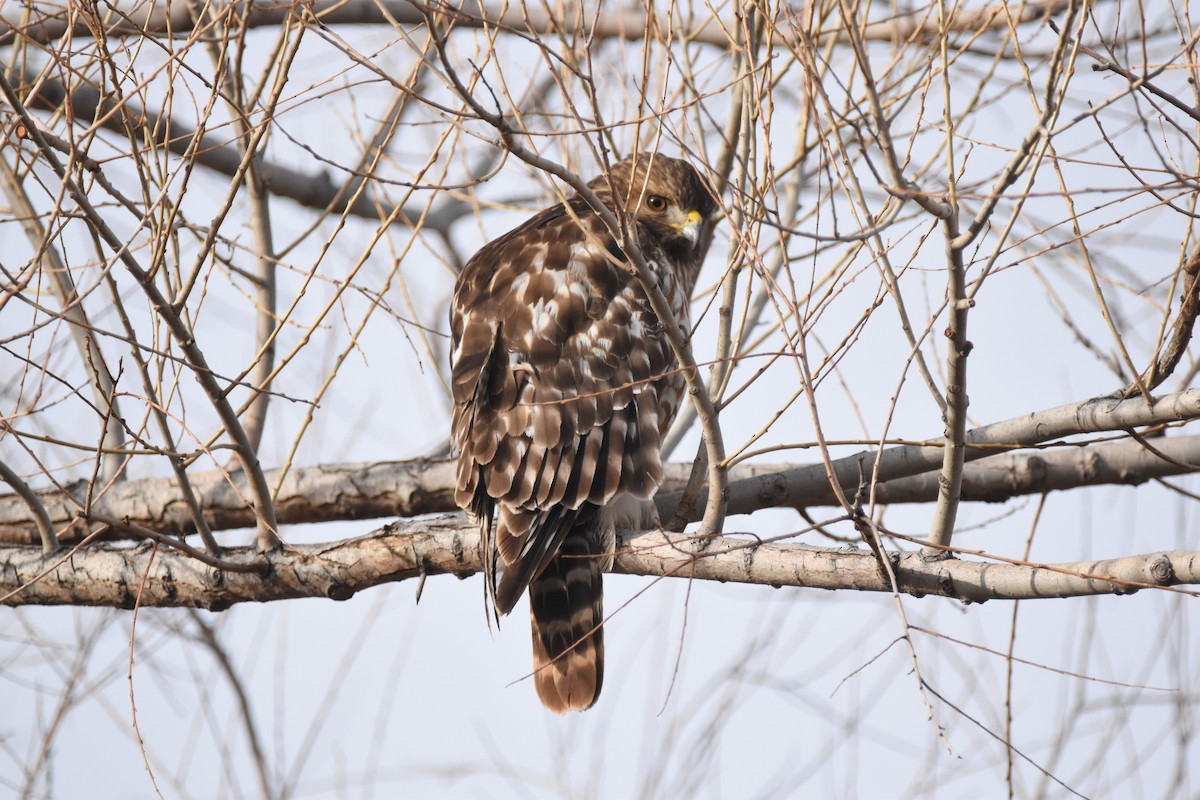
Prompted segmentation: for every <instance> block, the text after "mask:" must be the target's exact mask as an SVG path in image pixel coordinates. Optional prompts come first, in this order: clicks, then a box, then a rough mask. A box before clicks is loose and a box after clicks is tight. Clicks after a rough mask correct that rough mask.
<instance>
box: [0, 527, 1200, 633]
mask: <svg viewBox="0 0 1200 800" xmlns="http://www.w3.org/2000/svg"><path fill="white" fill-rule="evenodd" d="M222 559H223V560H225V561H230V562H234V563H240V564H241V563H244V564H245V565H247V566H249V565H261V567H262V568H261V570H259V571H257V572H221V571H218V570H214V569H212V568H209V567H206V566H205V565H203V564H201V563H200V562H199V561H196V560H195V559H193V558H190V557H188V556H187V555H185V554H183V553H180V552H178V551H174V550H169V549H166V548H162V547H160V548H159V549H157V550H155V549H154V547H153V546H152V545H149V544H137V545H132V546H117V545H112V544H104V545H93V546H89V547H86V548H82V549H80V550H79V552H76V553H73V554H59V555H57V556H52V557H46V556H43V555H42V554H41V552H40V551H39V550H38V549H37V548H36V547H0V603H2V604H4V605H10V606H18V605H90V606H111V607H116V608H131V607H133V605H134V603H135V601H136V600H137V596H138V592H139V587H142V588H141V601H140V602H141V605H143V606H171V607H180V606H182V607H196V608H207V609H210V610H224V609H226V608H228V607H230V606H231V605H234V604H236V603H244V602H269V601H274V600H289V599H296V598H302V597H327V598H330V599H333V600H346V599H348V598H350V597H352V596H353V595H354V594H356V593H358V592H360V591H362V590H364V589H369V588H371V587H373V586H378V585H380V584H383V583H390V582H394V581H400V580H405V579H407V578H415V577H419V576H424V575H442V574H453V575H457V576H459V577H460V578H461V577H466V576H468V575H471V574H474V573H475V572H478V571H479V569H480V561H479V531H478V529H477V527H476V526H475V525H473V524H469V523H467V522H466V520H465V519H464V518H463V517H462V515H452V516H444V517H438V518H435V519H429V520H422V521H419V522H406V523H401V524H397V525H388V526H385V527H384V528H381V529H379V530H377V531H374V532H373V533H371V534H369V535H367V536H362V537H359V538H356V539H348V540H344V541H340V542H333V543H329V544H314V545H295V546H288V547H285V548H283V549H280V550H277V551H274V552H267V553H263V552H260V551H258V550H257V549H256V548H254V547H239V548H231V549H229V550H227V551H226V552H225V553H223V554H222ZM893 568H894V571H895V573H896V578H897V581H898V583H899V586H900V589H901V591H903V592H905V593H907V594H912V595H916V596H923V595H941V596H945V597H952V598H957V599H959V600H963V601H969V602H983V601H985V600H991V599H1037V598H1050V597H1073V596H1083V595H1095V594H1128V593H1130V592H1133V591H1136V590H1137V589H1139V588H1143V587H1165V586H1172V585H1176V584H1195V583H1200V553H1197V552H1162V553H1148V554H1145V555H1136V556H1127V557H1124V558H1116V559H1110V560H1104V561H1087V562H1080V563H1072V564H1057V565H1026V564H1011V563H999V564H997V563H990V562H983V561H966V560H958V559H946V560H943V561H937V562H929V561H926V560H924V559H922V558H921V557H920V555H919V554H917V553H904V554H893ZM615 571H616V572H619V573H624V574H627V575H642V576H651V577H658V576H666V577H677V578H688V579H696V580H712V581H721V582H729V583H747V584H763V585H769V586H776V587H778V586H802V587H810V588H820V589H854V590H858V591H873V592H890V591H891V585H890V582H889V580H888V579H887V577H886V576H885V575H883V574H882V573H881V571H880V569H879V565H878V563H877V562H876V560H875V557H874V556H873V555H872V554H871V553H870V552H869V551H867V550H857V549H845V548H839V549H828V548H818V547H809V546H805V545H800V544H758V543H756V542H755V541H754V540H752V539H745V538H739V537H735V536H721V537H716V538H715V539H713V540H712V542H711V544H710V545H709V546H708V547H707V548H706V549H705V550H704V551H703V552H701V553H695V552H693V547H692V540H691V539H689V538H687V537H684V536H681V535H679V534H667V533H663V532H661V531H649V532H645V533H639V534H635V535H633V536H631V537H629V538H627V539H626V540H625V541H624V542H623V543H622V549H621V550H620V552H619V553H618V555H617V559H616V566H615Z"/></svg>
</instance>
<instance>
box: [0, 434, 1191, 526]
mask: <svg viewBox="0 0 1200 800" xmlns="http://www.w3.org/2000/svg"><path fill="white" fill-rule="evenodd" d="M1152 441H1153V445H1154V450H1155V451H1158V452H1157V453H1155V452H1153V451H1151V450H1149V449H1147V448H1146V447H1144V446H1143V445H1142V444H1140V443H1139V442H1136V441H1120V442H1107V443H1103V444H1092V445H1086V446H1083V445H1079V446H1065V447H1063V448H1061V449H1055V450H1037V451H1033V452H1019V453H1004V454H1001V455H995V456H991V457H988V458H984V459H981V460H979V461H977V462H976V463H974V464H969V465H968V466H967V468H966V471H965V473H964V475H963V487H962V499H963V500H964V501H967V502H980V501H981V502H989V503H998V502H1003V501H1005V500H1009V499H1011V498H1013V497H1019V496H1022V495H1029V494H1039V493H1041V492H1049V491H1056V490H1060V491H1061V490H1065V489H1076V488H1079V487H1081V486H1101V485H1106V484H1116V485H1125V486H1135V485H1138V484H1142V483H1145V482H1146V481H1149V480H1152V479H1154V478H1165V477H1170V476H1172V475H1182V474H1188V473H1189V472H1191V471H1192V469H1191V468H1189V467H1188V465H1189V464H1192V465H1196V466H1195V467H1194V468H1197V469H1200V436H1174V437H1163V438H1158V439H1154V440H1152ZM1159 453H1161V456H1160V455H1159ZM1163 456H1165V457H1166V458H1163ZM791 469H794V468H791ZM791 469H789V468H788V467H787V465H784V464H741V465H739V466H736V467H734V468H733V469H732V470H730V473H729V474H730V478H731V480H732V482H731V484H730V485H731V487H732V488H733V490H734V492H735V493H736V494H737V495H738V496H739V497H743V498H744V497H746V496H747V495H752V494H754V493H755V492H760V493H761V494H762V496H763V497H766V498H771V500H772V502H770V503H766V502H764V504H763V505H762V506H761V507H762V508H768V507H772V506H785V507H791V508H802V507H807V506H828V505H837V502H838V501H837V497H836V496H835V495H834V493H833V490H832V489H831V488H830V486H829V483H828V482H827V481H826V480H825V476H824V474H822V475H821V476H820V478H819V479H818V480H815V481H811V482H809V483H807V484H805V483H801V482H797V481H789V480H787V478H786V477H784V478H782V479H783V480H785V481H786V486H787V491H786V492H783V493H780V492H779V491H777V483H778V481H779V480H781V475H786V474H788V473H790V472H791ZM690 473H691V464H667V465H666V480H665V481H664V483H663V486H662V490H661V493H660V495H659V503H660V506H661V507H663V508H674V507H675V504H677V503H678V500H679V492H681V491H682V490H683V488H684V485H685V483H686V482H687V479H688V476H689V475H690ZM938 474H939V473H938V472H937V471H936V470H935V471H930V472H926V473H923V474H921V475H914V476H912V477H908V478H900V479H897V480H892V481H888V482H886V483H880V484H879V486H877V487H876V489H875V497H876V501H877V502H878V503H880V504H881V505H891V504H897V503H929V502H932V501H933V500H935V499H936V498H937V493H938ZM190 478H191V483H192V484H193V485H194V487H195V492H196V494H197V497H198V500H199V504H200V505H201V506H202V507H203V509H204V515H205V519H206V520H207V522H208V524H209V526H210V528H212V529H213V530H229V529H232V528H248V527H252V526H253V525H254V523H255V517H254V511H253V509H251V508H249V507H247V505H246V501H245V497H246V493H247V492H248V487H247V486H246V485H245V478H244V476H242V475H241V474H240V473H235V474H232V475H231V474H228V473H223V472H206V473H195V474H192V475H190ZM266 478H267V480H268V482H270V483H271V484H272V485H275V484H277V483H278V482H279V471H278V470H271V471H268V472H267V473H266ZM67 489H68V493H64V492H43V493H41V494H39V495H38V498H39V499H40V500H41V502H42V503H43V504H44V506H45V508H46V509H47V511H48V514H49V517H50V520H51V521H52V525H54V526H57V527H58V530H59V536H60V538H61V539H62V540H63V542H64V543H67V544H74V543H76V542H78V541H79V540H80V539H81V538H83V537H84V536H86V535H87V533H88V531H87V529H86V526H85V525H84V523H83V522H82V521H80V520H79V519H78V518H77V517H76V512H77V511H80V510H82V509H83V503H84V501H85V500H86V499H87V485H86V483H83V482H80V483H78V484H73V485H70V486H68V487H67ZM91 508H92V511H93V513H96V514H102V515H104V516H107V517H109V518H114V519H120V520H123V521H125V522H127V523H128V524H131V525H138V526H140V527H143V528H150V529H152V530H156V531H159V532H161V533H166V534H170V535H173V536H181V535H187V534H190V533H193V532H194V531H195V527H194V524H193V520H192V515H191V514H190V513H189V512H188V509H187V506H186V505H184V503H183V497H182V495H181V494H180V492H179V489H178V486H177V485H176V483H175V480H174V479H173V478H147V479H143V480H135V481H125V482H122V483H119V484H116V485H114V486H112V487H110V488H109V489H108V490H107V491H106V492H105V494H104V495H102V496H100V497H94V498H92V505H91ZM275 508H276V515H277V517H278V521H279V523H280V524H285V525H286V524H304V523H317V522H332V521H338V520H354V519H358V520H365V519H378V518H383V517H415V516H419V515H422V514H439V513H445V512H448V511H453V510H454V509H455V505H454V465H453V464H452V463H451V462H448V461H428V460H419V461H386V462H375V463H370V464H327V465H324V466H320V467H307V468H301V469H293V470H290V471H289V472H288V474H287V476H286V477H285V479H284V480H283V483H282V485H281V486H280V489H279V492H278V498H277V502H276V506H275ZM753 510H757V509H753ZM741 513H748V512H746V511H742V512H741ZM117 535H123V534H119V533H118V532H114V533H113V534H110V535H109V536H108V537H106V538H110V539H111V538H114V537H115V536H117ZM37 542H38V529H37V525H36V523H35V521H34V520H33V519H32V518H31V516H30V511H29V506H28V505H27V503H26V502H25V500H23V499H22V498H21V497H20V496H18V495H15V494H4V495H0V543H3V544H22V545H25V544H36V543H37Z"/></svg>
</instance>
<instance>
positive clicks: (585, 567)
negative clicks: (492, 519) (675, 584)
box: [529, 515, 607, 714]
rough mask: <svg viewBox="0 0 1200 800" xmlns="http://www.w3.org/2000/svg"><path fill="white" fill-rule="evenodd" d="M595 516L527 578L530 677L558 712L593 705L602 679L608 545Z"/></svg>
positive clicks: (549, 707)
mask: <svg viewBox="0 0 1200 800" xmlns="http://www.w3.org/2000/svg"><path fill="white" fill-rule="evenodd" d="M599 516H600V515H596V517H593V518H592V520H589V524H586V525H580V526H577V527H575V528H573V529H572V530H571V532H570V533H569V534H568V535H567V537H566V538H565V539H564V540H563V543H562V547H561V549H560V550H559V552H558V555H556V556H555V557H554V558H553V559H552V560H551V561H550V563H549V564H547V565H546V568H545V569H544V570H543V571H542V573H541V574H540V575H539V576H538V577H536V578H535V579H534V580H533V581H532V582H531V583H530V584H529V615H530V621H531V622H532V625H533V682H534V686H535V687H536V689H537V693H538V697H539V698H541V701H542V705H544V706H546V708H548V709H550V710H551V711H554V712H557V713H559V714H565V713H566V712H568V711H583V710H584V709H586V708H591V706H592V704H594V703H595V702H596V699H597V698H598V697H599V696H600V688H601V686H602V685H603V683H604V630H603V628H602V627H601V624H602V623H603V621H604V607H603V597H604V594H603V577H602V571H603V568H604V566H605V564H604V562H605V558H604V556H605V553H606V549H607V548H606V542H605V541H604V538H605V537H604V536H603V531H601V530H599V528H600V527H602V523H601V521H600V520H599V519H598V517H599Z"/></svg>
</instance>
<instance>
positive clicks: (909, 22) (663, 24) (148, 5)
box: [0, 0, 1068, 47]
mask: <svg viewBox="0 0 1200 800" xmlns="http://www.w3.org/2000/svg"><path fill="white" fill-rule="evenodd" d="M245 5H246V4H245V3H244V2H228V0H226V1H225V2H216V3H214V4H213V11H212V15H213V16H231V17H234V18H237V19H239V20H240V21H242V22H243V24H245V25H246V27H248V28H261V27H273V26H277V25H279V24H280V23H281V22H282V21H283V20H284V19H285V18H286V17H287V16H288V14H290V13H291V4H288V3H278V2H259V3H252V4H251V8H250V9H249V10H247V9H246V7H245ZM423 5H424V4H418V3H413V2H409V1H408V0H315V1H314V2H313V3H312V13H313V15H314V16H316V17H317V18H318V19H320V21H321V23H322V24H323V25H392V24H398V25H419V24H422V23H423V22H424V21H425V16H424V13H423V11H422V10H421V8H420V6H423ZM432 5H434V6H435V7H436V8H437V9H438V10H440V11H445V12H450V13H455V23H454V24H455V25H457V26H460V27H471V28H484V27H487V28H491V27H501V28H511V29H516V30H520V31H528V30H532V31H536V32H539V33H545V34H547V35H551V34H554V33H555V31H557V30H561V29H562V26H564V25H566V26H568V27H569V26H571V25H572V24H573V21H567V22H565V23H564V21H563V20H562V19H561V18H558V17H556V16H555V15H554V14H553V13H551V11H550V10H549V9H547V8H546V7H545V6H542V5H539V4H524V3H522V4H520V5H519V6H516V5H513V6H508V5H507V4H506V5H504V6H503V10H502V9H501V7H500V4H494V5H492V7H491V8H487V9H485V10H484V12H483V14H482V15H481V14H480V13H479V9H480V6H479V5H476V4H473V3H472V4H462V5H463V9H464V10H463V11H462V12H456V10H455V8H454V6H453V5H451V4H448V3H447V4H445V5H441V4H436V3H435V4H432ZM1067 5H1068V2H1067V0H1040V1H1038V0H1031V2H1027V3H1025V4H1024V5H1022V6H1021V8H1020V9H1019V10H1011V11H1008V12H1007V13H1004V12H1002V10H1001V9H1002V6H1001V5H1000V4H999V3H997V4H996V5H995V6H993V7H991V8H984V9H978V10H973V9H965V10H963V11H960V12H959V13H957V14H955V15H953V16H952V18H951V21H950V23H949V25H948V27H949V29H950V30H954V31H961V32H976V31H979V30H981V29H994V30H1004V29H1006V28H1007V26H1008V25H1009V24H1010V23H1017V24H1027V23H1034V22H1039V21H1041V20H1043V19H1045V18H1046V17H1047V16H1050V15H1053V14H1055V13H1058V12H1059V11H1061V10H1062V9H1063V8H1064V7H1066V6H1067ZM104 7H105V8H113V9H114V11H113V12H112V13H110V14H109V15H108V17H107V19H106V20H105V24H106V27H105V30H106V32H107V33H108V34H109V35H110V36H120V35H129V34H168V33H173V34H179V33H182V32H185V31H190V30H191V29H192V26H193V25H194V23H195V20H194V18H193V17H192V13H191V10H190V8H189V6H188V5H187V4H186V3H169V4H168V3H163V2H144V3H132V2H114V3H112V4H111V5H110V4H105V6H104ZM13 8H14V9H19V10H20V11H21V12H24V11H25V10H26V9H32V10H33V13H32V14H31V16H30V18H29V19H28V20H24V19H22V17H21V15H20V14H19V13H9V14H4V15H0V46H3V45H7V44H11V43H12V42H13V41H14V39H15V38H16V37H17V35H18V34H19V35H21V36H23V37H25V38H27V39H29V40H31V41H34V42H39V43H42V44H48V43H50V42H53V41H55V40H57V39H60V38H62V37H63V36H66V35H68V34H69V36H70V38H72V39H87V38H90V37H91V36H93V35H94V31H93V30H92V29H91V28H89V27H88V26H87V25H85V24H84V23H82V22H78V21H77V22H76V23H75V24H74V26H71V25H69V24H68V19H70V15H69V14H68V13H67V4H66V3H65V2H64V3H63V4H62V5H56V4H55V3H53V2H50V3H38V4H37V5H36V6H30V5H27V4H15V5H14V6H13ZM791 19H792V18H791V17H788V18H786V19H785V20H784V21H785V22H787V21H790V20H791ZM795 19H796V21H797V22H801V21H803V17H802V16H801V15H797V16H796V17H795ZM689 24H690V27H689V28H685V29H681V28H682V26H681V25H678V24H673V23H672V21H671V20H670V19H669V18H668V17H667V16H665V15H661V14H655V15H654V16H653V17H650V16H648V15H647V14H646V12H645V11H643V10H642V9H640V8H623V9H622V10H621V13H620V14H602V15H599V16H597V17H596V18H595V20H594V25H593V26H591V29H590V31H589V33H590V35H591V36H592V37H595V38H597V39H612V38H617V39H624V40H627V41H636V40H639V39H643V38H645V37H646V36H647V35H648V34H649V35H656V36H659V37H662V38H663V39H667V38H668V36H669V38H670V39H671V40H673V41H681V40H682V41H689V42H700V43H704V44H712V45H717V46H719V47H724V46H728V45H729V44H730V40H729V35H728V29H727V28H726V27H725V26H724V25H722V24H719V22H718V21H717V20H716V19H714V18H713V17H711V16H704V17H699V18H697V19H694V20H692V21H691V22H690V23H689ZM840 33H841V31H839V30H837V29H834V30H831V31H828V32H825V34H824V36H822V39H821V41H822V42H823V41H824V40H825V39H826V38H829V37H833V36H837V35H839V34H840ZM860 35H861V36H862V38H864V39H869V40H873V41H885V42H893V41H904V40H906V39H914V40H917V39H919V40H929V39H933V38H935V37H936V36H937V35H938V26H937V25H936V24H933V25H931V24H930V23H929V22H928V21H927V20H925V19H924V14H923V13H921V12H920V11H912V12H908V13H904V12H900V13H898V14H895V15H889V16H888V17H886V18H885V19H881V20H879V21H876V22H872V23H869V24H867V25H866V26H865V27H864V28H863V30H862V33H861V34H860Z"/></svg>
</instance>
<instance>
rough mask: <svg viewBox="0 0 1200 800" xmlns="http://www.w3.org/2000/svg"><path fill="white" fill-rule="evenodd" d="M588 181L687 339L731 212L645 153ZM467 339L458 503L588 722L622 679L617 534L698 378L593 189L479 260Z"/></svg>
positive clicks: (460, 295) (456, 308)
mask: <svg viewBox="0 0 1200 800" xmlns="http://www.w3.org/2000/svg"><path fill="white" fill-rule="evenodd" d="M588 186H589V187H590V188H591V189H592V190H593V191H594V192H595V193H596V195H597V196H599V198H600V199H601V200H603V201H604V203H605V205H607V206H608V207H609V208H610V209H613V210H615V211H617V212H618V213H621V212H624V214H625V217H626V218H627V219H629V220H630V221H631V223H632V224H631V225H630V228H631V233H633V234H634V235H636V237H637V241H638V244H639V245H640V247H641V250H642V253H643V254H644V255H645V259H646V262H647V264H648V265H649V266H650V268H651V271H652V272H653V274H654V277H655V279H656V280H657V282H658V285H659V286H660V287H661V288H662V291H663V294H664V295H665V296H666V298H667V300H668V301H669V302H670V305H671V309H672V310H673V311H674V313H675V319H676V320H678V321H679V323H680V324H682V325H683V326H685V329H686V327H687V325H688V305H689V301H690V299H691V294H692V289H693V287H694V286H695V284H696V277H697V275H698V273H699V271H700V265H701V262H702V261H703V260H704V255H705V250H706V249H707V246H708V243H709V241H710V240H711V237H710V236H709V235H708V234H709V230H710V228H711V226H712V225H713V224H714V222H715V220H714V214H715V211H716V209H717V204H716V201H715V199H714V198H713V195H712V193H711V192H710V191H709V189H708V188H707V187H706V185H705V183H704V181H703V180H702V179H701V178H700V175H699V174H698V173H697V172H696V170H695V168H693V167H692V166H691V164H689V163H687V162H685V161H680V160H678V159H674V158H668V157H666V156H661V155H653V154H649V153H644V154H641V155H638V156H635V157H633V158H631V159H627V160H625V161H622V162H620V163H618V164H616V165H614V166H613V167H612V169H611V170H610V171H609V172H608V174H606V175H602V176H600V177H598V178H596V179H594V180H593V181H591V182H590V183H589V184H588ZM450 331H451V337H452V353H451V387H452V390H453V395H454V414H453V419H452V423H451V426H452V438H453V443H454V446H455V448H456V449H457V450H458V451H459V453H460V455H459V459H458V471H457V485H456V487H455V500H456V502H457V503H458V505H459V506H460V507H461V508H463V509H464V510H466V511H467V512H468V513H469V514H471V515H472V516H473V517H474V518H475V519H476V520H478V522H479V526H480V530H481V532H482V537H481V540H482V545H481V546H482V555H483V572H484V580H485V582H486V587H487V594H488V598H489V599H490V602H491V604H492V606H493V608H494V610H495V613H496V614H497V616H498V615H500V614H507V613H508V612H510V611H512V609H513V606H514V605H516V602H517V600H518V599H519V598H520V596H521V594H522V593H523V592H524V591H525V589H526V587H528V589H529V611H530V617H531V620H532V623H533V666H534V672H533V678H534V685H535V687H536V688H537V693H538V696H539V697H540V698H541V701H542V703H543V704H544V705H545V706H546V707H547V708H549V709H550V710H552V711H556V712H558V713H560V714H561V713H565V712H567V711H570V710H580V711H582V710H583V709H586V708H590V707H591V706H592V704H594V703H595V702H596V698H597V697H598V696H599V695H600V687H601V684H602V682H603V678H604V641H603V634H602V631H601V627H600V625H601V622H602V621H603V607H602V594H601V593H602V587H601V573H602V572H605V571H607V570H608V569H609V568H610V567H611V566H612V561H613V549H614V545H615V528H616V527H617V526H621V527H627V526H629V523H630V520H631V518H632V519H633V520H636V521H635V522H634V523H633V525H634V526H638V523H640V522H641V519H642V516H641V515H644V514H645V513H646V511H645V509H646V508H650V509H652V508H653V506H652V505H650V504H649V502H648V501H649V500H650V499H651V498H652V497H653V496H654V493H655V491H656V490H657V489H658V486H659V484H660V483H662V479H663V467H662V460H661V457H660V453H659V449H660V446H661V442H662V439H663V437H664V436H665V435H666V432H667V429H668V427H669V426H670V424H671V421H672V420H673V419H674V418H675V413H676V412H677V411H678V410H679V407H680V405H681V404H682V403H683V402H684V397H685V395H686V389H685V383H684V378H683V375H682V374H681V373H680V372H679V371H677V370H676V361H675V357H674V355H673V353H672V351H671V347H670V345H669V343H668V341H667V336H666V333H665V331H664V323H663V321H661V320H659V318H658V317H657V316H656V315H655V313H654V311H653V310H652V308H651V305H650V301H649V299H648V298H647V297H646V295H645V293H644V292H643V291H642V288H641V285H640V284H639V282H638V281H637V279H636V278H635V277H634V276H633V275H632V274H631V273H630V271H629V270H628V264H627V256H626V254H625V253H624V252H623V251H622V249H621V246H620V242H619V240H618V239H617V238H616V237H614V236H613V234H612V233H611V232H610V231H609V229H608V228H607V226H606V225H605V224H604V222H603V221H602V220H601V219H600V217H599V216H597V215H596V213H595V212H594V211H593V210H592V208H591V207H590V206H589V205H588V204H587V202H585V201H584V200H583V199H582V198H581V197H580V196H579V195H578V194H576V195H575V196H573V197H571V198H570V199H568V200H566V201H565V202H563V203H561V204H559V205H556V206H553V207H552V208H548V209H546V210H544V211H542V212H541V213H540V214H538V215H536V216H535V217H533V218H532V219H530V220H528V221H527V222H525V223H524V224H523V225H520V226H519V227H517V228H516V229H514V230H512V231H509V232H508V233H506V234H504V235H503V236H501V237H500V238H498V239H496V240H494V241H492V242H490V243H489V244H487V245H486V246H484V247H483V249H482V250H480V251H479V252H478V253H476V254H475V255H474V256H473V257H472V258H471V259H470V261H468V262H467V264H466V266H465V267H464V268H463V270H462V273H461V274H460V275H459V276H458V281H457V284H456V286H455V291H454V302H453V306H452V308H451V312H450ZM651 519H652V518H651ZM497 572H499V580H498V581H497Z"/></svg>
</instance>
